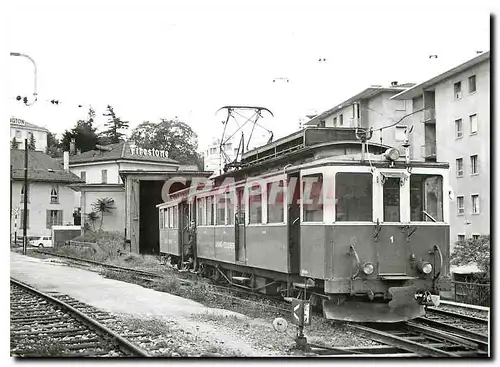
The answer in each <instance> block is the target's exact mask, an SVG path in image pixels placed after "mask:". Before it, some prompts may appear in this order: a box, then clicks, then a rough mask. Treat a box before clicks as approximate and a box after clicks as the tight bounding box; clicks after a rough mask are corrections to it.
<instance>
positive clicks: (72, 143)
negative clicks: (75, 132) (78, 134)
mask: <svg viewBox="0 0 500 367" xmlns="http://www.w3.org/2000/svg"><path fill="white" fill-rule="evenodd" d="M69 154H71V155H75V154H76V150H75V138H71V141H70V143H69Z"/></svg>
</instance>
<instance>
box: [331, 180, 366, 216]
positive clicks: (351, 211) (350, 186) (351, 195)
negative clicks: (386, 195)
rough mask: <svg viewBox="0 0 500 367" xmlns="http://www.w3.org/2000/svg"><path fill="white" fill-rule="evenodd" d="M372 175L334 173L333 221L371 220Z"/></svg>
mask: <svg viewBox="0 0 500 367" xmlns="http://www.w3.org/2000/svg"><path fill="white" fill-rule="evenodd" d="M372 197H373V176H372V174H371V173H337V174H336V175H335V221H339V222H348V221H372V217H373V200H372Z"/></svg>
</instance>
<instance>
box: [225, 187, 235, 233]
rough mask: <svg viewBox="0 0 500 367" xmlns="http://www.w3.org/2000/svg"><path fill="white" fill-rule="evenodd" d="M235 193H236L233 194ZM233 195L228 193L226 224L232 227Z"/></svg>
mask: <svg viewBox="0 0 500 367" xmlns="http://www.w3.org/2000/svg"><path fill="white" fill-rule="evenodd" d="M233 193H234V192H233ZM233 193H230V192H229V193H226V219H227V222H226V224H228V225H230V224H233V222H234V199H233V198H234V195H233Z"/></svg>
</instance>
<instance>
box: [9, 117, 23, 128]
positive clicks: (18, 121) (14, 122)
mask: <svg viewBox="0 0 500 367" xmlns="http://www.w3.org/2000/svg"><path fill="white" fill-rule="evenodd" d="M10 123H11V124H12V125H21V126H26V121H24V120H22V119H18V118H15V117H11V118H10Z"/></svg>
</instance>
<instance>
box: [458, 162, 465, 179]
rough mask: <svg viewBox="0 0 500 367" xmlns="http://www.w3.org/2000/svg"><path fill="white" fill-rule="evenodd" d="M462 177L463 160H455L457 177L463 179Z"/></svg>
mask: <svg viewBox="0 0 500 367" xmlns="http://www.w3.org/2000/svg"><path fill="white" fill-rule="evenodd" d="M463 175H464V160H463V158H457V177H463Z"/></svg>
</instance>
